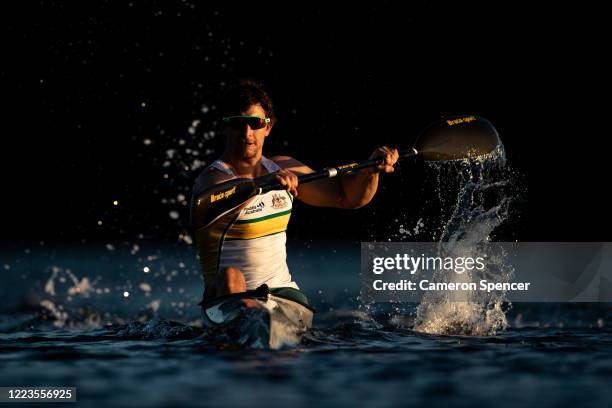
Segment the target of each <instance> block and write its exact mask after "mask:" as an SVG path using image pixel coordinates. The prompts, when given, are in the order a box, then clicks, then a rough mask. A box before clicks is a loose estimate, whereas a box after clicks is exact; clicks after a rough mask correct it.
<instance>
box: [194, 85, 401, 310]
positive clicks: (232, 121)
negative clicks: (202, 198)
mask: <svg viewBox="0 0 612 408" xmlns="http://www.w3.org/2000/svg"><path fill="white" fill-rule="evenodd" d="M220 112H221V114H222V120H223V124H224V133H225V136H226V147H225V151H224V153H223V154H222V155H221V157H220V158H219V159H217V160H215V161H214V162H213V163H212V164H211V165H210V166H208V167H206V168H205V169H204V170H203V171H202V173H201V174H200V175H199V177H198V178H197V180H196V182H195V185H194V188H193V195H194V197H197V196H198V195H199V194H200V193H201V192H202V191H204V190H206V189H209V188H210V187H212V186H215V185H218V184H219V183H223V182H227V181H228V180H231V179H235V178H248V179H255V178H259V177H262V176H266V175H270V177H275V178H276V179H277V180H278V181H279V182H280V183H281V184H282V185H283V186H284V187H285V189H284V190H272V191H268V192H266V193H264V194H258V195H256V196H254V197H253V198H252V199H250V200H249V201H247V202H246V203H245V204H243V205H242V206H240V207H239V208H237V209H236V210H235V211H233V212H231V213H228V214H225V215H224V216H223V217H221V218H219V219H218V220H216V221H215V223H214V224H213V225H212V226H210V227H208V228H205V229H202V230H199V231H196V243H197V248H198V255H199V259H200V263H201V265H202V271H203V277H204V288H205V292H204V301H209V300H211V299H215V298H218V297H220V296H225V295H229V294H233V293H240V292H245V291H247V290H254V289H256V288H258V287H260V286H261V285H264V284H265V285H267V286H268V287H269V288H270V292H271V293H279V294H282V295H284V296H287V297H290V298H294V299H296V300H298V301H300V302H302V303H306V304H307V303H308V301H307V299H306V296H304V294H302V293H301V292H300V291H299V287H298V285H297V284H296V283H295V282H294V281H293V279H292V277H291V274H290V273H289V269H288V267H287V261H286V234H285V231H286V228H287V224H288V222H289V217H290V216H291V209H292V205H293V198H294V197H295V198H297V199H298V200H300V201H302V202H304V203H306V204H309V205H314V206H321V207H335V208H359V207H362V206H364V205H366V204H368V203H369V202H370V201H371V200H372V198H373V197H374V195H375V194H376V191H377V188H378V179H379V173H381V172H385V173H389V172H393V171H394V168H393V165H394V164H395V163H396V162H397V160H398V151H397V150H396V149H391V148H389V147H386V146H382V147H379V148H377V149H376V150H375V151H374V152H373V153H372V155H371V156H370V158H371V159H373V158H380V157H384V162H383V163H382V164H380V165H379V166H377V167H371V168H367V169H363V170H360V171H357V172H355V173H353V174H346V175H342V176H340V177H338V178H331V179H324V180H319V181H316V182H312V183H309V184H304V185H298V176H300V175H303V174H309V173H313V172H314V170H313V169H311V168H310V167H308V166H307V165H305V164H303V163H301V162H300V161H298V160H296V159H294V158H292V157H289V156H274V157H270V158H267V157H265V156H264V155H263V146H264V142H265V139H266V137H268V135H269V134H270V132H271V131H272V128H273V126H274V123H275V116H274V109H273V104H272V100H271V98H270V97H269V95H268V94H267V93H266V92H265V91H264V89H263V88H262V86H261V85H260V84H259V83H256V82H254V81H240V82H238V83H237V84H236V85H234V86H233V87H231V88H230V89H228V91H226V93H225V95H224V96H223V98H222V101H221V104H220ZM244 303H245V304H246V305H247V306H253V305H255V304H256V303H255V302H249V299H244Z"/></svg>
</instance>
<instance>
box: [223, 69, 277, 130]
mask: <svg viewBox="0 0 612 408" xmlns="http://www.w3.org/2000/svg"><path fill="white" fill-rule="evenodd" d="M257 104H260V105H261V107H262V108H263V110H264V112H265V113H266V116H267V117H269V118H270V119H271V120H272V123H274V122H275V121H276V116H275V115H274V104H273V103H272V98H270V95H268V92H266V90H265V88H264V86H263V84H262V83H261V82H259V81H256V80H253V79H240V80H238V81H236V82H235V83H234V84H232V85H230V86H229V87H228V88H227V90H226V91H225V92H224V93H223V96H222V97H221V103H220V106H219V108H220V113H221V117H225V116H231V115H238V114H240V112H244V111H245V110H247V109H248V108H249V107H250V106H251V105H257Z"/></svg>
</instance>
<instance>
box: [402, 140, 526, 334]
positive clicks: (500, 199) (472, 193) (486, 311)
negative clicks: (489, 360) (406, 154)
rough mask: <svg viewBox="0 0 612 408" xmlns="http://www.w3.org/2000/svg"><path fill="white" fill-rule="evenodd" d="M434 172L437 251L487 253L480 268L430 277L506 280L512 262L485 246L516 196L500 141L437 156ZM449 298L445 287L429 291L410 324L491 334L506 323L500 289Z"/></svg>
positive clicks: (425, 329)
mask: <svg viewBox="0 0 612 408" xmlns="http://www.w3.org/2000/svg"><path fill="white" fill-rule="evenodd" d="M428 166H429V170H430V171H431V172H432V173H433V174H434V178H435V189H436V190H437V195H438V198H439V204H440V212H441V215H440V219H439V222H440V224H439V228H438V229H437V231H436V233H434V234H433V235H434V236H433V237H432V238H434V239H435V240H436V241H438V242H439V245H438V251H439V252H440V254H439V255H441V256H451V257H474V258H476V257H482V256H485V257H487V256H488V260H487V266H486V268H485V269H483V270H482V271H478V270H473V271H470V273H464V274H448V273H446V272H444V271H436V272H434V274H433V277H432V279H431V280H432V282H454V283H463V282H478V281H480V280H481V279H490V278H491V277H492V276H495V277H496V281H498V282H507V281H509V280H510V279H511V277H512V273H513V271H512V268H511V266H510V265H508V263H507V261H506V259H505V257H504V254H496V255H493V256H492V255H491V252H490V251H489V247H490V242H491V240H492V239H493V238H492V234H493V232H494V231H495V230H496V229H497V228H498V227H499V226H500V225H502V224H503V223H505V222H506V221H507V220H508V219H509V217H510V214H511V213H512V211H511V207H512V204H513V203H514V201H515V198H516V196H517V195H516V189H517V186H516V175H515V174H513V171H512V170H511V169H510V168H509V167H508V166H507V165H506V157H505V153H504V149H503V146H502V145H501V144H500V145H499V146H498V147H497V148H496V149H495V150H494V151H493V152H492V153H491V154H489V155H486V156H482V157H478V158H476V159H466V160H453V161H446V162H445V161H438V162H430V163H429V164H428ZM461 296H462V297H461V299H457V298H456V297H455V298H453V299H452V300H451V299H449V298H448V294H447V293H445V292H428V293H427V294H425V296H424V297H423V299H422V301H421V303H420V304H419V305H418V307H417V310H416V318H415V322H414V329H415V330H416V331H420V332H424V333H429V334H444V335H476V336H483V335H494V334H495V333H496V332H498V331H499V330H503V329H505V328H506V327H507V326H508V322H507V320H506V314H505V313H506V311H507V310H508V308H509V307H510V303H509V302H508V301H507V299H506V296H505V294H504V293H499V292H498V293H494V292H489V293H487V292H483V291H472V292H464V293H463V294H462V295H461Z"/></svg>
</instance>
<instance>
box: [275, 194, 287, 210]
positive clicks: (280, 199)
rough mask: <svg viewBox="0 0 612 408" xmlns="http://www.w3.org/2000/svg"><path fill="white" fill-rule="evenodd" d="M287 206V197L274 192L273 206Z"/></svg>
mask: <svg viewBox="0 0 612 408" xmlns="http://www.w3.org/2000/svg"><path fill="white" fill-rule="evenodd" d="M286 206H287V197H286V196H284V195H281V194H276V193H275V194H272V208H276V209H278V208H285V207H286Z"/></svg>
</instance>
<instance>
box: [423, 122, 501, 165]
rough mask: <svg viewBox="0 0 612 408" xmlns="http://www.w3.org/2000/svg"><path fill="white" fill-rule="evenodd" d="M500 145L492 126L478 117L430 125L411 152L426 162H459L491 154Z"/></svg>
mask: <svg viewBox="0 0 612 408" xmlns="http://www.w3.org/2000/svg"><path fill="white" fill-rule="evenodd" d="M500 144H501V141H500V139H499V135H498V134H497V130H496V129H495V127H493V125H492V124H491V122H489V121H488V120H486V119H484V118H481V117H479V116H455V117H451V118H445V119H443V120H440V121H438V122H435V123H432V124H431V125H429V126H428V127H427V129H425V131H424V132H423V133H422V134H421V135H420V136H419V138H418V139H417V141H416V143H415V145H414V148H415V149H416V150H417V151H418V152H419V155H420V156H421V157H423V158H424V159H425V160H431V161H438V160H461V159H469V158H477V157H480V156H484V155H487V154H489V153H491V152H492V151H493V150H495V148H496V147H497V146H498V145H500Z"/></svg>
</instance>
